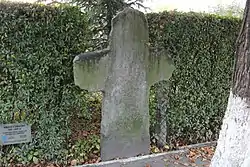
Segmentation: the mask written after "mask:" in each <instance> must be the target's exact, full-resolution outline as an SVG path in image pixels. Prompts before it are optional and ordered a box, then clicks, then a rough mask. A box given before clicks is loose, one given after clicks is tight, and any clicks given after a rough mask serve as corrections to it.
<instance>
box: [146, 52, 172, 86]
mask: <svg viewBox="0 0 250 167" xmlns="http://www.w3.org/2000/svg"><path fill="white" fill-rule="evenodd" d="M148 70H149V71H148V79H147V80H148V82H149V85H150V86H151V85H153V84H155V83H156V82H159V81H162V80H166V81H167V80H169V79H170V77H171V76H172V73H173V71H174V70H175V66H174V63H173V61H172V59H171V58H170V57H168V55H167V54H164V53H160V54H159V53H158V54H156V53H155V54H152V55H150V59H149V69H148Z"/></svg>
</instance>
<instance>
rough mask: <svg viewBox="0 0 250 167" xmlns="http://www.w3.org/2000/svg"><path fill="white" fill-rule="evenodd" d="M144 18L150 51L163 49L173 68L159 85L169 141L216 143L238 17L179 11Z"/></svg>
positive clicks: (231, 63)
mask: <svg viewBox="0 0 250 167" xmlns="http://www.w3.org/2000/svg"><path fill="white" fill-rule="evenodd" d="M147 16H148V21H149V32H150V43H151V46H152V48H156V49H158V50H159V49H163V48H164V49H165V50H167V52H168V54H169V55H170V56H171V57H172V58H173V61H174V63H175V65H176V68H177V69H176V70H175V72H174V73H173V76H172V78H171V80H170V82H168V83H167V84H162V89H163V88H164V89H163V90H165V92H166V93H168V95H167V100H168V105H167V108H168V110H167V114H166V115H167V117H166V119H167V122H168V129H169V133H168V136H169V140H170V143H176V140H181V141H182V142H183V141H184V142H187V143H196V142H202V141H209V140H215V139H217V138H218V134H219V129H220V125H221V123H222V119H223V116H224V112H225V109H226V106H227V98H228V95H229V88H230V81H231V75H232V70H233V61H234V49H235V46H234V43H235V40H236V37H237V32H238V30H239V27H240V19H236V18H228V17H218V16H216V15H206V14H198V13H185V14H184V13H178V12H163V13H160V14H156V13H154V14H148V15H147ZM155 86H157V85H155ZM158 88H159V86H158Z"/></svg>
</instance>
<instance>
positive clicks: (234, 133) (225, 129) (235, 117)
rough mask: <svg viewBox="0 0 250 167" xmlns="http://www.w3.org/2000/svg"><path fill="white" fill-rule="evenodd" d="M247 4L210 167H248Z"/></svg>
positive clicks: (249, 1)
mask: <svg viewBox="0 0 250 167" xmlns="http://www.w3.org/2000/svg"><path fill="white" fill-rule="evenodd" d="M249 6H250V0H247V2H246V7H245V11H244V17H243V23H242V27H241V30H240V33H239V36H238V39H237V41H236V62H235V69H234V75H233V83H232V88H231V90H230V96H229V100H228V106H227V110H226V113H225V116H224V120H223V125H222V129H221V131H220V136H219V140H218V143H217V148H216V151H215V154H214V157H213V159H212V162H211V165H210V167H250V142H249V141H250V88H249V86H250V71H249V70H250V69H249V68H250V53H249V49H250V45H249V44H250V43H249V40H250V37H249V35H250V30H249V27H250V13H249Z"/></svg>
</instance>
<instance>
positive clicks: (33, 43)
mask: <svg viewBox="0 0 250 167" xmlns="http://www.w3.org/2000/svg"><path fill="white" fill-rule="evenodd" d="M0 7H1V11H0V22H1V24H0V38H1V40H0V42H1V44H0V61H1V66H0V67H1V75H0V85H1V89H0V113H1V114H0V123H14V122H28V123H29V124H31V125H32V132H33V142H32V143H29V144H23V145H17V146H16V147H12V146H7V147H4V148H3V151H4V152H5V153H8V154H5V155H6V157H4V158H1V160H0V161H4V162H6V161H8V162H10V160H18V161H20V162H23V163H25V162H29V161H30V160H32V159H33V160H34V161H37V159H40V160H41V159H46V160H53V161H56V160H58V161H65V160H66V158H67V157H66V156H65V155H67V152H68V144H69V141H68V140H69V135H70V129H69V117H70V116H71V115H72V114H73V113H74V112H76V111H77V110H80V109H82V108H83V107H84V103H83V100H84V99H82V98H80V96H81V92H80V91H79V89H78V88H77V87H75V86H74V83H73V73H72V61H73V56H72V55H75V54H78V53H80V52H84V51H85V50H86V48H88V44H87V43H86V42H87V41H88V38H90V36H89V35H88V26H87V24H86V16H85V15H83V14H82V13H81V12H80V10H79V9H78V8H77V7H67V6H60V7H56V8H54V7H46V6H40V5H32V6H31V5H29V4H18V5H17V4H5V3H1V4H0Z"/></svg>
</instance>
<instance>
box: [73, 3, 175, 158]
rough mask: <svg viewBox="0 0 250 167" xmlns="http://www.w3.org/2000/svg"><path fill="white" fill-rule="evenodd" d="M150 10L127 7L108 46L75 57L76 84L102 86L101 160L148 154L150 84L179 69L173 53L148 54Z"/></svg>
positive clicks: (118, 17)
mask: <svg viewBox="0 0 250 167" xmlns="http://www.w3.org/2000/svg"><path fill="white" fill-rule="evenodd" d="M148 42H149V33H148V24H147V20H146V18H145V15H144V14H143V13H142V12H140V11H138V10H135V9H132V8H126V9H124V10H123V11H122V12H120V13H118V14H117V15H116V17H114V18H113V20H112V30H111V33H110V43H109V47H108V48H107V49H104V50H101V51H95V52H88V53H83V54H80V55H78V56H76V57H75V59H74V61H73V70H74V80H75V84H76V85H78V86H79V87H80V88H82V89H87V90H89V91H102V92H103V93H104V96H103V102H102V121H101V159H102V161H106V160H111V159H116V158H128V157H132V156H137V155H142V154H148V153H149V151H150V136H149V89H150V86H151V85H153V84H154V83H156V82H158V81H160V80H168V79H169V78H170V77H171V74H172V72H173V70H174V69H175V67H174V65H173V63H172V61H171V59H170V58H169V57H168V56H157V55H149V45H148Z"/></svg>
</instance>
